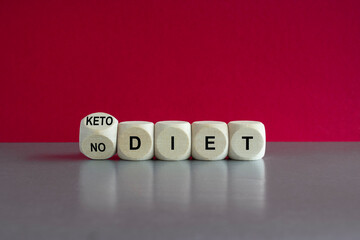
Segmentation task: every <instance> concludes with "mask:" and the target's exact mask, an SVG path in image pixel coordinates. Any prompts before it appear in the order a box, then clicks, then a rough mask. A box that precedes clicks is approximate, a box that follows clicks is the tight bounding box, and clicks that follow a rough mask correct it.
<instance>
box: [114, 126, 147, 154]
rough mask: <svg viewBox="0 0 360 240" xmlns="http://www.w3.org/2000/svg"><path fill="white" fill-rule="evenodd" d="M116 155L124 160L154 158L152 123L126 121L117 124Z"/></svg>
mask: <svg viewBox="0 0 360 240" xmlns="http://www.w3.org/2000/svg"><path fill="white" fill-rule="evenodd" d="M117 151H118V155H119V157H120V158H121V159H124V160H149V159H152V158H153V157H154V123H152V122H145V121H128V122H121V123H119V127H118V144H117Z"/></svg>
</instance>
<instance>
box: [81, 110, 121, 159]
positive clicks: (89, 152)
mask: <svg viewBox="0 0 360 240" xmlns="http://www.w3.org/2000/svg"><path fill="white" fill-rule="evenodd" d="M117 126H118V120H117V119H116V118H114V117H113V116H111V115H110V114H107V113H103V112H98V113H93V114H90V115H88V116H86V117H84V118H83V119H82V120H81V122H80V134H79V135H80V136H79V147H80V151H81V152H82V153H83V154H84V155H85V156H87V157H88V158H91V159H107V158H110V157H112V156H113V155H114V154H115V152H116V139H117V136H116V135H117Z"/></svg>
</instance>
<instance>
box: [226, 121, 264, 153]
mask: <svg viewBox="0 0 360 240" xmlns="http://www.w3.org/2000/svg"><path fill="white" fill-rule="evenodd" d="M229 135H230V147H229V157H230V158H231V159H234V160H257V159H261V158H263V157H264V155H265V147H266V139H265V126H264V124H262V123H261V122H257V121H232V122H229Z"/></svg>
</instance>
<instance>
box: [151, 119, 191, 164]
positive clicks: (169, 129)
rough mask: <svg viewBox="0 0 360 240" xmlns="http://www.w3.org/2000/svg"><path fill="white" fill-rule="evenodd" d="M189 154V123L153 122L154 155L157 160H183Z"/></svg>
mask: <svg viewBox="0 0 360 240" xmlns="http://www.w3.org/2000/svg"><path fill="white" fill-rule="evenodd" d="M190 155H191V125H190V123H189V122H184V121H161V122H157V123H156V124H155V157H156V158H157V159H159V160H185V159H188V158H189V157H190Z"/></svg>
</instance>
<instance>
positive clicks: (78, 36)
mask: <svg viewBox="0 0 360 240" xmlns="http://www.w3.org/2000/svg"><path fill="white" fill-rule="evenodd" d="M0 32H1V36H0V79H1V94H0V101H1V111H0V117H1V120H0V141H2V142H17V141H57V142H58V141H77V140H78V134H79V133H78V128H79V123H80V120H81V118H83V117H84V116H85V115H87V114H89V113H92V112H97V111H104V112H108V113H110V114H112V115H114V116H115V117H116V118H118V120H119V121H125V120H148V121H154V122H155V121H158V120H187V121H190V122H192V121H196V120H222V121H230V120H259V121H262V122H264V124H265V126H266V129H267V138H268V140H269V141H359V140H360V113H359V110H360V97H359V96H360V83H359V80H360V1H358V0H350V1H344V0H338V1H334V0H333V1H324V0H306V1H294V0H282V1H267V0H266V1H262V0H258V1H252V0H251V1H239V0H225V1H224V0H218V1H214V0H212V1H210V0H203V1H194V0H189V1H188V0H175V1H174V0H172V1H167V0H164V1H163V0H153V1H150V0H146V1H134V0H131V1H116V0H114V1H109V0H105V1H88V0H86V1H73V0H67V1H57V0H56V1H55V0H42V1H16V0H2V1H0Z"/></svg>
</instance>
